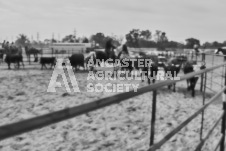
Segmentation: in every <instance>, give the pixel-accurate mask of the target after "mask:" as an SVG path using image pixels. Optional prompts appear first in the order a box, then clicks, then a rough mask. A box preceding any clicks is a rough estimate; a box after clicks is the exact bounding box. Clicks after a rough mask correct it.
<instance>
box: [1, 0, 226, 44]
mask: <svg viewBox="0 0 226 151" xmlns="http://www.w3.org/2000/svg"><path fill="white" fill-rule="evenodd" d="M225 6H226V1H225V0H0V40H1V41H2V40H3V39H6V38H7V39H8V40H9V41H12V39H13V40H15V39H16V36H17V35H18V34H20V33H24V34H26V35H27V36H28V37H29V38H31V35H33V38H34V39H36V38H37V32H39V36H40V39H41V40H43V39H45V38H51V37H52V33H54V37H55V38H56V39H58V38H59V37H60V38H63V37H64V36H65V35H68V34H72V33H73V31H74V28H76V31H77V35H78V36H83V35H84V36H87V37H89V36H90V35H91V34H95V33H97V32H103V33H104V34H105V35H111V34H112V33H113V34H115V35H122V36H124V35H125V34H126V33H128V32H129V31H130V30H131V29H133V28H139V29H149V30H150V31H151V32H152V33H154V32H155V30H161V31H165V32H166V35H167V36H168V38H169V40H175V41H179V42H184V40H185V39H186V38H190V37H194V38H197V39H200V41H201V42H202V43H203V42H205V41H211V42H212V41H214V40H216V41H219V42H223V41H225V40H226V34H225V33H226V17H225V14H226V9H225Z"/></svg>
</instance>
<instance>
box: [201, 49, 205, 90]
mask: <svg viewBox="0 0 226 151" xmlns="http://www.w3.org/2000/svg"><path fill="white" fill-rule="evenodd" d="M202 62H203V63H204V62H205V53H204V52H203V53H202ZM203 77H204V74H201V84H200V91H201V92H202V90H203Z"/></svg>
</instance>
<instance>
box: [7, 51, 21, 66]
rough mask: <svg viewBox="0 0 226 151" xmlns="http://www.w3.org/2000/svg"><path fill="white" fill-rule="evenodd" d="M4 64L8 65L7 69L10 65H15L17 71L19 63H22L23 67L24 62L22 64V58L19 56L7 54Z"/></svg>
mask: <svg viewBox="0 0 226 151" xmlns="http://www.w3.org/2000/svg"><path fill="white" fill-rule="evenodd" d="M5 62H6V63H7V64H8V69H11V68H10V64H11V63H16V64H17V67H18V69H19V68H20V62H21V63H22V65H23V67H24V62H23V56H22V55H19V54H7V55H6V57H5Z"/></svg>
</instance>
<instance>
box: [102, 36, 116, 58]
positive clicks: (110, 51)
mask: <svg viewBox="0 0 226 151" xmlns="http://www.w3.org/2000/svg"><path fill="white" fill-rule="evenodd" d="M112 42H113V40H112V39H111V38H110V39H109V40H108V41H107V42H106V45H105V53H106V55H107V58H108V59H109V58H111V55H112V54H113V53H114V49H116V47H115V46H114V45H113V44H112Z"/></svg>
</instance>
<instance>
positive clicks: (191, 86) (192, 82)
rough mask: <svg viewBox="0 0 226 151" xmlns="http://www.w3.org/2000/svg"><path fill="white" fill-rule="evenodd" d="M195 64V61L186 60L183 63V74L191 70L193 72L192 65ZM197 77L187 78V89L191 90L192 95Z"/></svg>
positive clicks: (193, 94)
mask: <svg viewBox="0 0 226 151" xmlns="http://www.w3.org/2000/svg"><path fill="white" fill-rule="evenodd" d="M195 64H197V63H196V61H187V62H186V63H185V64H184V69H183V70H184V74H188V73H191V72H194V67H193V65H195ZM198 79H199V77H192V78H190V79H187V90H188V91H189V90H191V91H192V92H191V93H192V97H194V96H195V85H196V83H197V81H198Z"/></svg>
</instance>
